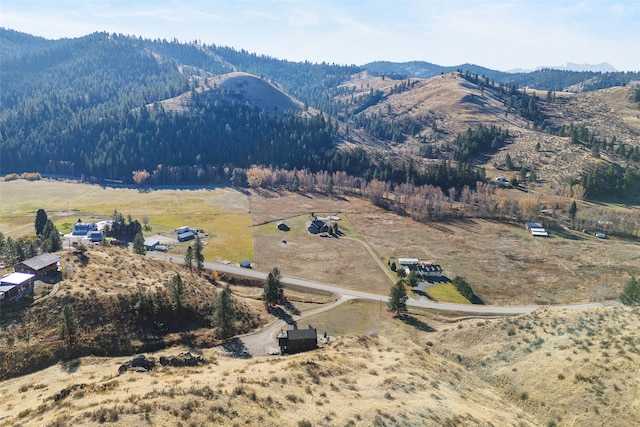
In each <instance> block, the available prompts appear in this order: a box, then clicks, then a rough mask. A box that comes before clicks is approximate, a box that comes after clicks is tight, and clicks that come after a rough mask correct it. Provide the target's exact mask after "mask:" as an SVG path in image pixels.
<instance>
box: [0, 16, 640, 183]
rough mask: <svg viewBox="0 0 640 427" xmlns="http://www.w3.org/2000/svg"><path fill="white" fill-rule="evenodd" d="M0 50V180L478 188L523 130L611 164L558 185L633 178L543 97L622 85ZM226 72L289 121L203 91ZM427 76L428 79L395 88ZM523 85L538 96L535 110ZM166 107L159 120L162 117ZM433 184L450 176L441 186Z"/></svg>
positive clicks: (46, 46) (174, 45)
mask: <svg viewBox="0 0 640 427" xmlns="http://www.w3.org/2000/svg"><path fill="white" fill-rule="evenodd" d="M0 47H2V52H1V53H0V55H1V56H0V58H1V59H2V86H3V90H2V92H1V93H0V140H1V141H2V144H1V146H0V159H1V162H2V163H1V165H0V169H1V172H2V174H7V173H22V172H25V171H26V172H40V173H48V174H62V175H71V176H75V177H85V178H86V179H91V180H102V179H116V180H122V181H123V182H127V183H130V182H133V173H134V172H136V171H146V172H148V173H149V174H150V177H151V178H152V179H151V181H150V182H152V183H157V184H162V183H210V182H228V180H229V179H230V176H231V171H232V170H233V169H234V168H245V169H246V168H249V167H250V166H251V165H253V164H257V165H260V166H265V167H273V168H281V169H287V170H293V169H298V170H302V169H305V170H309V171H311V172H318V171H327V172H330V173H333V172H337V171H343V172H346V173H348V174H351V175H353V176H357V177H360V178H363V179H365V180H371V179H381V180H384V181H390V182H396V183H400V182H411V183H413V184H416V185H423V184H430V185H437V186H442V188H443V189H448V188H449V187H450V186H454V187H456V188H458V189H461V188H462V187H463V186H465V185H470V186H471V187H473V186H475V182H476V181H478V180H480V181H483V180H484V179H485V178H484V177H485V171H484V170H483V168H484V167H486V166H487V163H488V162H489V161H491V160H490V159H491V158H492V157H493V156H498V157H499V156H500V150H501V149H502V148H505V147H507V148H508V147H509V146H510V145H511V144H512V143H513V142H517V141H518V140H519V139H521V138H523V134H530V133H531V132H532V130H534V131H535V132H543V133H546V134H551V135H557V136H558V137H559V138H560V139H559V141H566V142H567V144H569V143H570V144H573V145H576V146H579V147H581V146H583V147H584V150H585V151H589V150H591V151H593V153H594V157H596V158H600V157H597V156H599V155H600V154H601V153H602V154H605V155H607V156H610V157H611V158H612V159H613V160H615V163H616V165H615V166H612V168H609V170H607V174H604V172H603V173H600V172H598V171H601V170H602V168H600V167H591V166H588V165H587V166H585V167H581V168H576V169H575V171H576V172H575V173H574V174H573V175H572V176H569V177H568V178H570V179H572V180H573V182H578V181H580V180H582V182H583V183H584V184H585V186H587V185H591V187H592V188H593V189H598V191H602V188H605V187H603V185H602V182H618V181H620V180H622V178H623V176H624V175H625V174H626V176H627V178H625V179H626V181H625V182H626V183H627V184H625V185H628V183H629V182H635V180H636V176H637V173H636V170H637V163H638V161H639V160H640V159H639V158H638V157H639V153H638V147H637V144H635V143H633V140H634V135H635V133H634V132H635V131H634V130H631V131H630V130H629V128H628V126H627V127H625V126H626V125H624V126H622V127H620V126H619V128H620V129H621V130H620V133H619V134H617V135H610V134H608V133H609V131H603V130H602V129H596V130H595V131H593V130H588V129H587V127H586V125H581V126H576V127H574V126H573V123H572V122H571V123H569V122H567V121H566V120H565V121H563V120H559V118H562V117H566V114H565V112H563V111H561V110H560V109H561V108H564V107H565V106H567V105H569V104H567V102H566V98H563V97H560V98H558V100H557V102H556V89H557V88H562V87H567V86H569V85H571V86H573V87H578V86H579V87H580V88H581V90H588V89H593V88H595V87H600V86H615V85H619V84H625V83H627V82H629V81H631V80H632V79H634V78H638V76H637V73H635V74H634V73H604V74H602V73H586V72H583V73H576V72H569V71H558V70H541V71H537V72H534V73H524V74H522V73H521V74H507V73H501V72H497V71H493V70H489V69H486V68H482V67H479V66H476V65H472V64H465V65H461V66H457V67H441V66H438V65H434V64H429V63H426V62H412V63H406V64H394V63H384V62H379V63H372V64H367V65H365V66H362V67H359V66H354V65H351V66H344V65H336V64H327V63H322V64H316V63H311V62H299V63H295V62H289V61H285V60H279V59H276V58H272V57H268V56H262V55H257V54H254V53H249V52H246V51H244V50H236V49H234V48H230V47H219V46H215V45H203V44H199V43H195V42H194V43H188V44H187V43H179V42H177V41H176V40H173V41H167V40H148V39H143V38H136V37H132V36H122V35H116V34H107V33H94V34H91V35H88V36H85V37H80V38H76V39H61V40H56V41H51V40H45V39H42V38H39V37H33V36H30V35H27V34H22V33H18V32H15V31H12V30H8V29H0ZM454 68H455V70H458V71H454ZM450 71H451V73H450V74H447V75H442V76H441V75H440V74H441V73H444V72H450ZM235 72H244V73H249V74H251V75H253V76H255V78H256V79H263V80H264V83H265V84H269V85H270V86H269V87H271V88H273V91H277V90H281V91H282V92H281V93H275V96H277V97H278V98H280V99H284V98H287V99H291V100H292V102H293V103H297V104H296V105H299V106H300V107H299V108H298V107H297V108H296V109H294V110H292V111H282V110H279V109H278V108H277V105H275V104H273V105H271V107H270V108H266V107H265V105H266V104H265V103H264V102H262V103H256V102H255V98H256V97H255V96H254V97H252V96H251V94H248V93H247V90H246V89H247V88H246V87H240V85H243V84H244V83H242V82H241V80H227V81H226V82H227V83H226V84H225V85H222V84H220V87H217V84H218V83H220V82H222V80H220V76H224V75H230V73H231V74H233V73H235ZM430 75H435V76H438V77H437V78H436V77H434V78H431V79H424V78H411V77H406V76H419V77H425V76H430ZM447 76H448V77H447ZM214 77H215V78H217V79H218V80H217V82H218V83H216V82H215V79H214ZM441 77H442V78H441ZM251 78H254V77H251ZM212 79H214V80H212ZM211 82H213V83H211ZM229 82H233V83H232V84H230V83H229ZM233 84H235V85H238V86H237V87H234V86H233ZM207 85H211V86H212V87H207ZM524 85H531V86H535V87H537V88H544V89H545V90H547V93H546V99H542V98H541V97H540V96H536V94H535V93H533V94H531V93H527V90H526V89H524V88H521V87H522V86H524ZM576 85H578V86H576ZM276 88H277V89H276ZM204 89H206V90H204ZM213 92H215V93H216V94H217V95H216V96H211V93H213ZM289 97H291V98H289ZM170 100H172V101H170ZM442 100H448V103H443V101H442ZM168 102H173V104H172V108H166V109H165V106H168V105H169V104H168ZM176 103H178V104H179V105H178V104H176ZM267 103H268V101H267ZM176 105H178V107H176ZM280 105H282V104H280ZM292 105H293V104H292ZM302 106H304V107H302ZM608 121H610V120H601V122H603V123H606V122H608ZM536 135H537V136H536V138H537V139H538V140H540V139H541V138H543V137H542V136H541V135H540V134H536ZM584 135H587V136H588V137H584ZM616 138H617V139H616ZM630 141H631V142H630ZM538 145H539V143H538ZM616 156H618V157H616ZM499 161H500V160H499V159H498V160H494V161H493V162H492V163H493V164H494V165H496V164H498V165H499ZM448 162H454V163H453V164H450V163H448ZM621 162H627V164H626V166H625V165H622V163H621ZM629 162H631V163H629ZM514 163H516V164H518V163H520V164H519V165H518V168H519V169H520V170H521V171H524V176H525V177H526V176H527V173H531V172H533V168H534V167H537V164H536V162H535V161H533V160H522V159H520V158H516V157H515V156H514ZM629 167H631V168H632V169H628V168H629ZM625 168H627V169H625ZM442 170H447V171H449V173H450V175H449V176H448V177H446V178H444V177H442V176H441V171H442ZM562 179H564V180H566V179H567V178H566V177H563V178H562ZM620 182H622V181H620ZM621 185H623V184H621ZM620 188H622V187H620ZM587 190H589V188H588V189H587ZM595 193H596V191H595V190H594V191H593V194H595Z"/></svg>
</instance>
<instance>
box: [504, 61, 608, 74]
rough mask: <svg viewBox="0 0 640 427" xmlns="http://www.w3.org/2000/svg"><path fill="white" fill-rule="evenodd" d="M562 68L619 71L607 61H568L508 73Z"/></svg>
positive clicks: (563, 69) (600, 71)
mask: <svg viewBox="0 0 640 427" xmlns="http://www.w3.org/2000/svg"><path fill="white" fill-rule="evenodd" d="M546 69H551V70H562V71H577V72H584V71H587V72H593V73H617V72H618V70H616V69H615V68H613V66H612V65H611V64H609V63H607V62H603V63H600V64H586V63H585V64H575V63H573V62H567V63H566V64H564V65H553V66H542V67H537V68H536V69H535V70H525V69H523V68H516V69H513V70H508V71H507V73H531V72H533V71H538V70H546Z"/></svg>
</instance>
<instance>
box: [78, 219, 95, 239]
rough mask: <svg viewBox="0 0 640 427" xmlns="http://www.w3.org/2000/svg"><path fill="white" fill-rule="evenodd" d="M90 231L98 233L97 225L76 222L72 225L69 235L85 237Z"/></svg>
mask: <svg viewBox="0 0 640 427" xmlns="http://www.w3.org/2000/svg"><path fill="white" fill-rule="evenodd" d="M90 231H98V225H97V224H96V223H95V222H82V221H80V220H78V222H76V223H75V224H73V229H72V230H71V235H72V236H86V235H87V233H89V232H90Z"/></svg>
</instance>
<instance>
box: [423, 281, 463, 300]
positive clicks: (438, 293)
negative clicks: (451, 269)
mask: <svg viewBox="0 0 640 427" xmlns="http://www.w3.org/2000/svg"><path fill="white" fill-rule="evenodd" d="M424 291H425V293H426V294H427V295H429V296H430V297H431V298H433V299H435V300H436V301H440V302H453V303H456V304H471V303H470V302H469V300H468V299H466V298H465V297H463V296H462V295H461V294H460V292H458V290H457V289H456V288H455V287H454V286H453V285H452V284H451V282H448V283H440V284H438V285H434V286H430V287H428V288H426V289H425V290H424Z"/></svg>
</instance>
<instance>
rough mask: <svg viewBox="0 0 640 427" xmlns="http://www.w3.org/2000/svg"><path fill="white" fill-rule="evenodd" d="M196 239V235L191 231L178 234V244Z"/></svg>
mask: <svg viewBox="0 0 640 427" xmlns="http://www.w3.org/2000/svg"><path fill="white" fill-rule="evenodd" d="M195 238H196V233H194V232H193V231H191V230H189V231H185V232H183V233H179V234H178V241H179V242H186V241H187V240H192V239H195Z"/></svg>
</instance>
